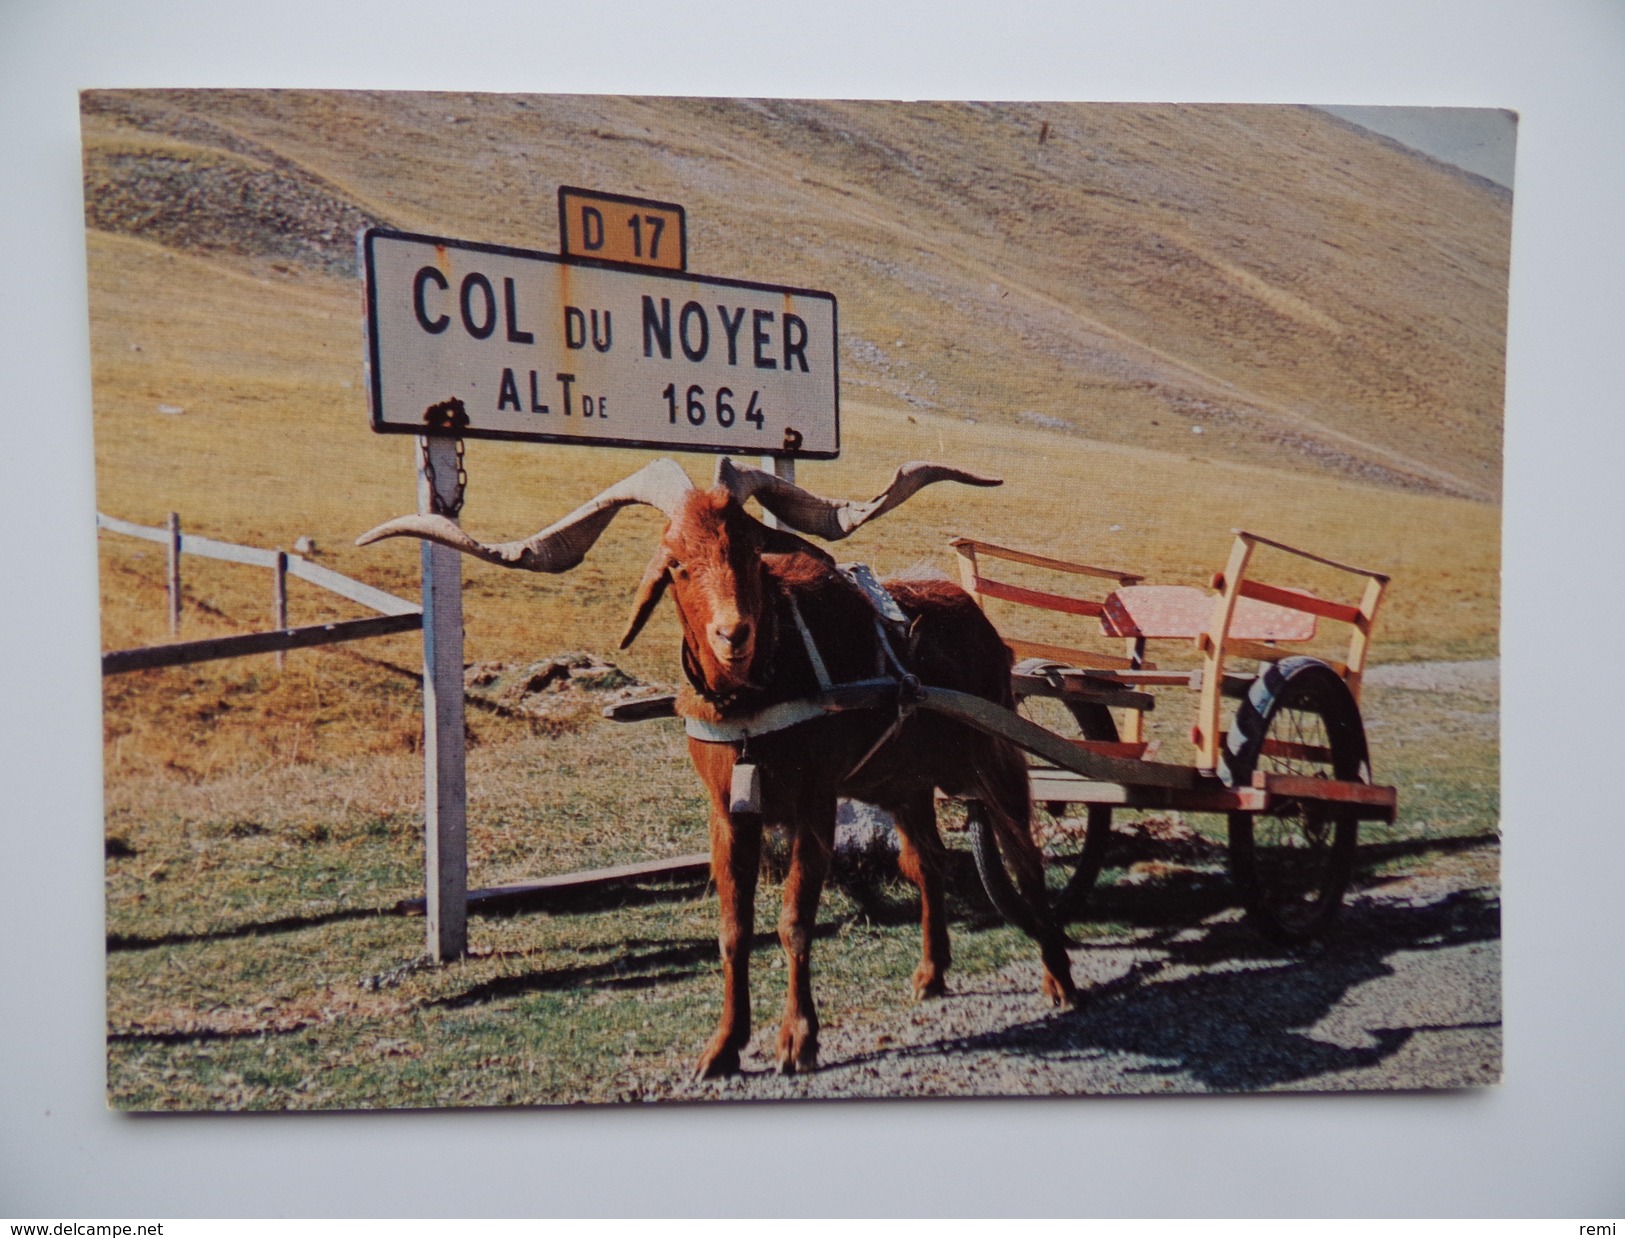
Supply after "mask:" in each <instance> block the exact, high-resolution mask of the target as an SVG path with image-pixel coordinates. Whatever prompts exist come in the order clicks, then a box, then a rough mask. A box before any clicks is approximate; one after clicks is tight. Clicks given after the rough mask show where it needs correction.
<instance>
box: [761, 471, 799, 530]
mask: <svg viewBox="0 0 1625 1238" xmlns="http://www.w3.org/2000/svg"><path fill="white" fill-rule="evenodd" d="M762 471H763V472H764V473H772V474H773V476H775V477H782V478H784V480H785V481H788V482H794V481H795V479H796V458H795V457H794V456H763V457H762ZM762 523H763V524H765V525H766V526H767V527H768V528H770V529H777V528H778V527H779V518H778V517H777V516H775V515H774V514H773V513H772V512H768V511H764V512H763V513H762Z"/></svg>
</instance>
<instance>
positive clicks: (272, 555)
mask: <svg viewBox="0 0 1625 1238" xmlns="http://www.w3.org/2000/svg"><path fill="white" fill-rule="evenodd" d="M96 527H97V528H98V529H106V530H107V531H108V532H109V533H120V534H123V535H124V536H126V537H138V538H141V539H142V540H144V541H149V542H158V543H160V544H162V545H165V546H168V547H169V548H170V566H169V589H170V615H171V625H172V628H173V627H174V626H177V621H178V616H179V612H180V566H179V556H181V555H197V556H198V557H200V558H204V559H222V560H225V561H226V562H228V563H242V564H246V565H248V566H249V567H264V568H269V569H271V571H272V572H274V573H275V574H276V581H275V595H276V606H275V608H276V614H277V618H278V621H279V622H281V623H283V624H286V622H287V618H286V599H287V590H286V584H285V583H284V582H285V577H287V576H295V577H298V578H299V579H300V580H303V581H307V582H308V583H310V584H313V585H315V586H316V587H317V588H319V589H325V590H326V591H327V592H329V593H333V594H337V595H338V596H339V597H342V598H346V599H348V600H349V601H352V602H355V603H357V604H359V605H361V606H365V607H366V608H367V609H369V610H374V611H377V612H378V614H377V616H375V617H373V618H367V619H343V620H339V621H337V622H334V623H319V624H312V625H310V626H307V627H299V628H290V627H286V626H283V627H280V628H276V629H273V630H271V631H268V632H250V633H246V634H244V635H241V636H219V637H212V638H210V639H207V640H194V641H172V642H170V643H168V644H163V645H146V646H143V647H142V648H139V649H116V650H112V651H110V652H108V653H104V654H102V674H103V675H122V674H124V673H126V672H129V671H139V670H148V669H150V668H152V667H158V666H185V665H188V664H190V663H193V662H211V661H214V660H216V659H219V658H240V657H245V656H247V655H249V654H255V653H283V652H286V651H287V650H289V649H306V648H310V647H312V646H315V645H332V644H337V643H339V642H340V641H351V640H365V639H366V638H368V637H372V636H387V635H390V634H392V633H396V632H415V631H418V630H419V629H421V628H422V627H423V610H422V608H421V607H419V606H418V605H417V604H416V603H413V602H409V601H407V600H406V599H405V598H398V597H396V596H395V595H394V594H393V593H385V592H384V591H383V590H382V589H375V588H373V587H372V586H371V585H365V584H362V583H361V582H360V581H359V580H352V579H351V578H350V577H348V576H345V575H342V574H340V573H338V572H335V571H333V570H332V569H331V568H326V567H322V566H320V565H319V564H316V563H312V562H311V561H310V560H309V559H306V558H304V557H302V556H300V555H293V554H288V553H287V552H286V551H281V550H262V549H260V548H259V547H256V546H239V545H237V544H236V543H234V542H221V541H216V540H215V539H214V538H212V537H198V536H196V535H195V534H191V533H184V534H183V533H182V532H181V531H180V521H179V518H178V517H176V516H174V515H171V516H170V520H169V525H168V527H166V528H154V527H152V526H151V525H144V524H132V523H131V522H130V521H128V520H119V519H118V518H116V517H114V516H107V515H104V514H103V513H101V512H97V513H96Z"/></svg>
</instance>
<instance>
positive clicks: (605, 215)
mask: <svg viewBox="0 0 1625 1238" xmlns="http://www.w3.org/2000/svg"><path fill="white" fill-rule="evenodd" d="M559 252H560V253H562V254H563V255H564V256H565V257H566V258H596V259H599V260H600V261H603V262H627V263H633V264H636V265H638V266H649V267H664V268H665V269H666V270H668V271H686V270H688V224H687V216H685V215H684V213H683V208H682V207H680V206H678V205H677V204H676V203H675V202H651V201H650V200H649V199H647V198H629V197H627V196H626V195H625V194H619V193H599V192H597V191H596V190H592V189H576V188H575V187H574V186H571V185H560V186H559Z"/></svg>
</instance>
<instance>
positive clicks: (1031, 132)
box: [85, 91, 1510, 501]
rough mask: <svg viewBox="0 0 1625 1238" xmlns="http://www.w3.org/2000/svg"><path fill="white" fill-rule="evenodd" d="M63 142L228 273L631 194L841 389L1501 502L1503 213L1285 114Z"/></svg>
mask: <svg viewBox="0 0 1625 1238" xmlns="http://www.w3.org/2000/svg"><path fill="white" fill-rule="evenodd" d="M85 139H86V147H85V150H86V181H87V198H88V200H89V203H90V206H89V220H90V223H91V225H92V227H94V228H97V229H101V230H107V231H114V232H121V233H127V234H134V235H138V236H144V237H147V238H149V239H154V240H157V241H159V242H161V243H163V244H165V245H166V246H169V247H171V248H175V249H180V250H185V251H190V252H201V253H207V254H212V255H216V256H218V257H221V258H224V259H226V260H229V261H231V262H232V263H233V264H235V265H238V266H239V267H244V268H247V269H256V270H262V271H264V270H273V271H274V270H276V269H277V268H282V269H285V270H299V271H312V272H324V273H330V274H334V273H344V272H347V271H348V270H350V268H351V267H352V266H353V261H354V256H353V244H352V238H353V235H354V231H355V228H356V227H357V226H358V225H360V224H362V223H365V222H369V221H377V222H385V223H389V224H393V225H397V226H402V227H408V228H412V229H417V230H421V231H427V232H431V233H439V234H443V235H453V236H460V237H466V238H469V239H476V240H485V241H493V242H501V243H508V244H515V245H521V246H530V247H533V248H541V249H549V250H551V249H554V248H556V246H557V236H556V215H555V212H554V193H555V190H556V188H557V186H558V185H559V184H561V183H574V184H581V185H588V186H596V187H602V188H607V189H613V190H618V191H623V192H632V193H638V194H644V195H649V196H653V197H658V198H662V199H668V200H674V201H678V202H681V203H683V204H684V205H685V206H687V208H688V217H689V221H690V225H689V226H690V230H691V236H690V265H691V267H692V268H693V269H695V270H697V271H705V272H710V273H715V274H725V275H731V276H738V277H743V278H755V279H763V280H768V281H784V280H794V281H795V282H797V283H800V284H802V285H804V286H812V287H820V288H827V289H830V290H832V291H834V292H835V293H836V295H837V296H838V297H839V298H840V302H841V320H842V328H843V331H842V334H843V356H842V379H843V385H844V387H845V390H846V394H847V396H848V397H849V398H853V399H857V400H862V401H867V402H872V403H874V404H876V405H879V406H882V407H890V408H899V409H910V410H913V411H917V412H918V411H927V412H936V413H940V414H942V415H944V416H947V417H951V418H956V419H965V418H972V417H974V418H976V419H977V420H978V421H982V422H986V421H993V422H996V423H999V424H1002V425H1009V424H1013V423H1022V422H1025V423H1027V424H1029V425H1036V426H1040V427H1045V428H1050V429H1054V430H1057V431H1060V432H1063V433H1067V434H1071V435H1074V436H1078V437H1084V438H1088V439H1091V440H1095V441H1108V442H1118V443H1133V444H1138V445H1143V446H1148V447H1152V448H1158V449H1162V450H1172V451H1175V452H1177V453H1179V454H1181V455H1185V454H1193V453H1192V451H1191V449H1192V448H1193V447H1194V448H1196V453H1195V454H1200V455H1202V456H1203V457H1209V458H1226V459H1235V460H1247V461H1259V462H1264V463H1268V464H1271V465H1273V466H1277V467H1283V468H1288V469H1292V470H1295V471H1312V472H1321V473H1331V474H1337V475H1342V476H1346V477H1351V478H1359V479H1365V480H1370V481H1374V482H1376V483H1378V484H1382V485H1386V486H1393V487H1405V488H1411V489H1420V490H1431V491H1435V492H1440V493H1449V494H1457V495H1462V496H1466V497H1472V498H1477V499H1481V500H1489V501H1494V500H1495V499H1496V498H1497V497H1498V494H1499V471H1500V443H1501V433H1500V407H1501V389H1502V365H1501V356H1502V347H1503V339H1504V334H1505V288H1506V263H1507V254H1508V238H1509V229H1510V200H1509V199H1508V197H1507V196H1506V195H1504V194H1502V193H1500V192H1498V191H1496V190H1494V189H1492V188H1489V187H1487V186H1486V185H1485V184H1484V183H1483V182H1480V181H1477V180H1474V179H1473V178H1469V177H1467V176H1465V175H1459V174H1456V173H1454V172H1452V171H1451V170H1450V169H1448V168H1445V167H1443V166H1442V165H1439V164H1436V163H1433V162H1432V161H1430V160H1426V159H1424V158H1421V157H1419V156H1413V155H1410V154H1407V153H1406V152H1404V151H1402V150H1399V149H1396V148H1395V147H1394V146H1393V145H1392V144H1390V143H1386V142H1383V141H1381V140H1379V139H1376V138H1373V137H1372V136H1370V135H1368V134H1365V133H1363V132H1362V131H1359V130H1357V129H1354V128H1352V127H1351V126H1348V125H1345V124H1343V123H1342V122H1339V121H1337V120H1334V119H1333V118H1331V117H1329V116H1326V115H1324V114H1322V113H1320V112H1317V111H1314V110H1312V109H1306V108H1281V107H1252V108H1249V107H1150V106H1132V107H1130V106H1114V107H1102V106H1082V105H1053V104H997V105H994V104H950V105H941V104H877V103H861V104H860V103H839V102H787V101H738V100H692V99H689V100H684V99H627V98H585V97H531V98H521V97H507V96H488V95H455V96H453V95H394V94H388V95H385V94H367V93H325V94H310V93H301V92H253V91H237V92H231V91H228V92H96V93H93V94H89V95H87V96H86V108H85ZM1196 429H1200V430H1201V431H1202V433H1201V434H1200V435H1199V436H1198V435H1195V434H1193V430H1196ZM1197 438H1200V440H1201V441H1200V442H1196V441H1195V440H1196V439H1197Z"/></svg>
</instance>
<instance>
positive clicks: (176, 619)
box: [167, 512, 181, 636]
mask: <svg viewBox="0 0 1625 1238" xmlns="http://www.w3.org/2000/svg"><path fill="white" fill-rule="evenodd" d="M167 524H168V528H169V634H170V635H171V636H179V635H180V634H181V517H180V513H179V512H170V513H169V520H168V522H167Z"/></svg>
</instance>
